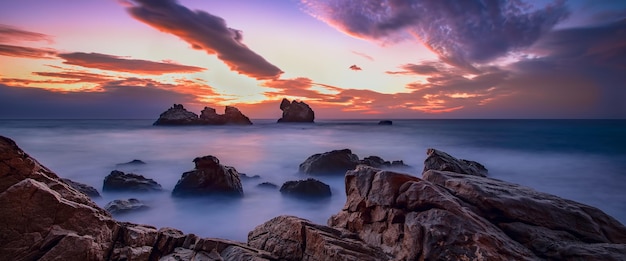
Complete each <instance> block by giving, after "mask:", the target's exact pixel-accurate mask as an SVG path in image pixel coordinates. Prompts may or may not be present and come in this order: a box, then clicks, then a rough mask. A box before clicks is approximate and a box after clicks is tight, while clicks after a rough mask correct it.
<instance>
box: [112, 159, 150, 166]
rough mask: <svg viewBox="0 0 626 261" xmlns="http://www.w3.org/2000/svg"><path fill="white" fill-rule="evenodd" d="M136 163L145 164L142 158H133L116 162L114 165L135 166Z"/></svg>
mask: <svg viewBox="0 0 626 261" xmlns="http://www.w3.org/2000/svg"><path fill="white" fill-rule="evenodd" d="M136 165H146V163H145V162H143V160H138V159H134V160H131V161H129V162H124V163H119V164H116V166H136Z"/></svg>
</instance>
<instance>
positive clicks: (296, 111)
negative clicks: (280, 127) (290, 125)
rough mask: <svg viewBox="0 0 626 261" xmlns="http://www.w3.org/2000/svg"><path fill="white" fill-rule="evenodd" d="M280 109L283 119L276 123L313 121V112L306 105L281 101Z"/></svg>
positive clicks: (285, 100)
mask: <svg viewBox="0 0 626 261" xmlns="http://www.w3.org/2000/svg"><path fill="white" fill-rule="evenodd" d="M280 109H281V110H282V111H283V117H282V118H280V119H278V122H279V123H281V122H313V121H314V120H315V112H314V111H313V109H311V107H309V105H308V104H306V103H304V102H298V101H296V100H293V101H292V102H291V103H290V102H289V100H287V99H283V100H282V102H281V103H280Z"/></svg>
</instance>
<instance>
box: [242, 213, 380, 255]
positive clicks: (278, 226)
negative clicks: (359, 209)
mask: <svg viewBox="0 0 626 261" xmlns="http://www.w3.org/2000/svg"><path fill="white" fill-rule="evenodd" d="M248 244H249V245H250V246H251V247H254V248H258V249H264V250H267V251H268V252H271V253H272V254H274V255H276V256H279V257H280V258H281V259H284V260H288V261H300V260H354V261H357V260H372V261H373V260H391V259H392V256H391V255H388V254H385V253H383V252H382V251H381V250H380V249H379V248H377V247H374V246H371V245H367V244H366V243H365V242H363V241H362V240H360V239H358V238H357V237H356V235H354V234H351V233H349V232H347V231H345V230H343V231H342V230H337V229H334V228H330V227H327V226H321V225H316V224H313V223H311V222H310V221H308V220H306V219H301V218H298V217H293V216H279V217H276V218H273V219H272V220H269V221H267V222H265V223H264V224H262V225H259V226H257V227H256V228H255V229H254V230H252V231H251V232H250V233H248Z"/></svg>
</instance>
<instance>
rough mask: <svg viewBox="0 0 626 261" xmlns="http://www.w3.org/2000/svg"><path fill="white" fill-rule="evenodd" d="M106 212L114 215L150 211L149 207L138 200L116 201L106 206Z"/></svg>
mask: <svg viewBox="0 0 626 261" xmlns="http://www.w3.org/2000/svg"><path fill="white" fill-rule="evenodd" d="M104 209H105V210H106V211H109V213H111V214H113V215H118V214H125V213H128V212H135V211H139V210H146V209H149V207H148V205H146V204H145V203H143V202H142V201H141V200H138V199H136V198H129V199H116V200H113V201H111V202H109V203H107V204H106V205H105V206H104Z"/></svg>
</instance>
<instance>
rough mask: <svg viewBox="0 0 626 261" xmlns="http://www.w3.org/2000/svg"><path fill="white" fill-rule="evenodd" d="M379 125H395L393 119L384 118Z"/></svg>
mask: <svg viewBox="0 0 626 261" xmlns="http://www.w3.org/2000/svg"><path fill="white" fill-rule="evenodd" d="M378 125H393V121H390V120H382V121H379V122H378Z"/></svg>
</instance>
